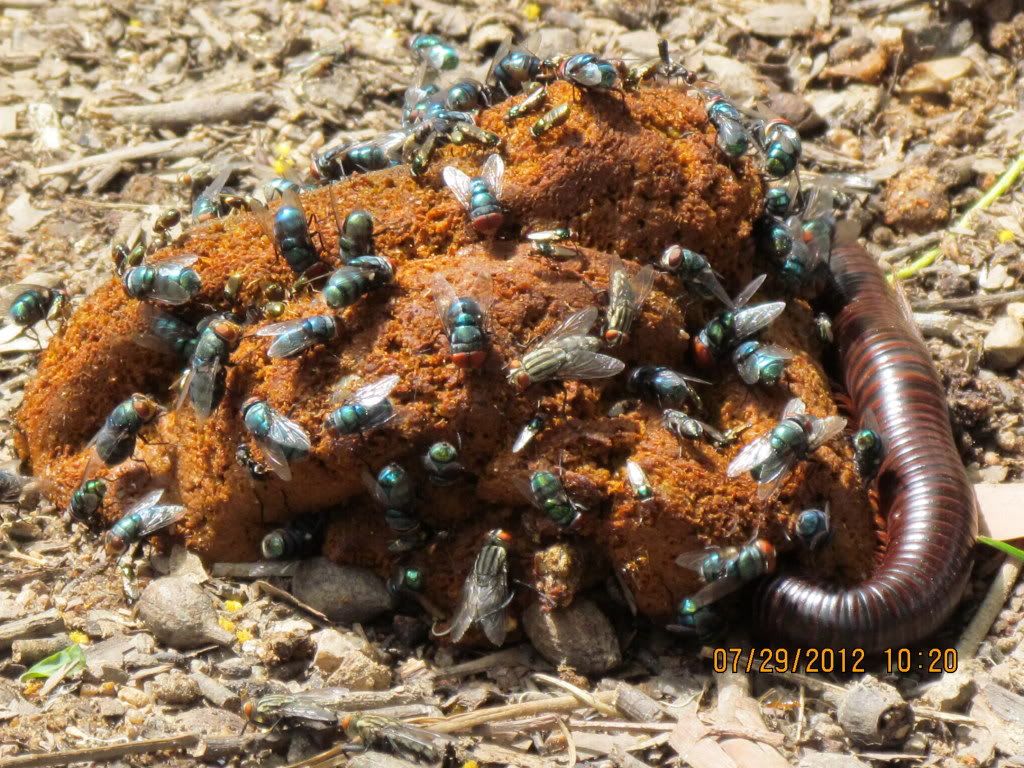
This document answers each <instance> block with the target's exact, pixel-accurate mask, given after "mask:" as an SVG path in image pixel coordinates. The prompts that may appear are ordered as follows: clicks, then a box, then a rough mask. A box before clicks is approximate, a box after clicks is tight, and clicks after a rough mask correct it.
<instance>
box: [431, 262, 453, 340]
mask: <svg viewBox="0 0 1024 768" xmlns="http://www.w3.org/2000/svg"><path fill="white" fill-rule="evenodd" d="M430 293H431V295H432V296H433V297H434V306H435V307H437V314H438V315H440V317H441V324H442V325H443V326H444V329H445V332H446V333H447V332H448V330H449V329H448V310H449V309H450V308H451V306H452V304H453V303H454V302H456V301H457V300H458V298H459V297H458V295H457V294H456V293H455V289H454V288H452V284H451V283H449V282H448V281H447V280H446V279H445V277H444V275H434V278H433V279H432V280H431V281H430Z"/></svg>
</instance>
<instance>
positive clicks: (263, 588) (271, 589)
mask: <svg viewBox="0 0 1024 768" xmlns="http://www.w3.org/2000/svg"><path fill="white" fill-rule="evenodd" d="M252 585H253V586H254V587H256V588H257V589H259V591H260V592H266V593H267V594H268V595H272V596H273V597H276V598H278V599H279V600H284V601H285V602H286V603H289V604H291V605H294V606H295V607H296V608H299V609H301V610H303V611H305V612H306V613H308V614H309V615H310V616H312V617H313V618H315V619H316V620H317V621H320V622H323V623H324V624H326V625H328V626H330V625H331V623H332V622H331V620H330V619H329V618H327V617H326V616H325V615H324V614H322V613H320V611H318V610H317V609H316V608H314V607H313V606H311V605H306V604H305V603H304V602H302V601H301V600H299V598H297V597H296V596H295V595H293V594H292V593H291V592H286V591H285V590H283V589H279V588H278V587H275V586H274V585H273V584H271V583H269V582H266V581H263V580H260V581H254V582H253V583H252Z"/></svg>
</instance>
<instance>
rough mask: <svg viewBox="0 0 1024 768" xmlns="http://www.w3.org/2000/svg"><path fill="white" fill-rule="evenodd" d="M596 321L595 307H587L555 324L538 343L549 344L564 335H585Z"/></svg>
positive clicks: (541, 344)
mask: <svg viewBox="0 0 1024 768" xmlns="http://www.w3.org/2000/svg"><path fill="white" fill-rule="evenodd" d="M596 321H597V307H587V308H586V309H581V310H580V311H579V312H574V313H573V314H571V315H569V316H568V317H567V318H565V319H564V320H562V321H561V322H560V323H559V324H558V325H556V326H555V327H554V328H553V329H552V330H551V332H550V333H548V335H547V336H545V337H544V340H543V341H542V342H541V343H540V344H539V345H538V346H543V345H544V344H550V343H551V342H553V341H556V340H557V339H561V338H565V337H566V336H586V335H587V333H589V332H590V329H591V328H592V327H593V326H594V323H595V322H596Z"/></svg>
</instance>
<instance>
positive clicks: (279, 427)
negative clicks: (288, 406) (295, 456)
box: [268, 415, 311, 453]
mask: <svg viewBox="0 0 1024 768" xmlns="http://www.w3.org/2000/svg"><path fill="white" fill-rule="evenodd" d="M268 437H269V438H270V440H272V441H273V442H275V443H280V444H281V445H284V446H288V447H289V448H291V449H292V450H293V451H299V452H304V453H308V452H309V449H310V447H311V444H310V442H309V435H307V434H306V430H304V429H303V428H302V427H300V426H299V425H298V424H297V423H295V422H294V421H292V420H291V419H286V418H285V417H284V416H280V415H278V416H275V417H274V420H273V421H272V422H271V423H270V433H269V434H268Z"/></svg>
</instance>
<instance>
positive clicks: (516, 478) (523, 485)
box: [512, 475, 538, 506]
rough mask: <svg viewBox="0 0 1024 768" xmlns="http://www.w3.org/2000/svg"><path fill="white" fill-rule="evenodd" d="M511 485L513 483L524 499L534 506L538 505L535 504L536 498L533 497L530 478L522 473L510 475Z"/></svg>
mask: <svg viewBox="0 0 1024 768" xmlns="http://www.w3.org/2000/svg"><path fill="white" fill-rule="evenodd" d="M512 485H514V486H515V487H516V489H517V490H518V491H519V492H520V493H521V494H523V498H524V499H526V500H527V501H529V502H530V503H531V504H533V505H534V506H538V505H537V500H536V498H535V497H534V494H533V486H532V485H530V480H529V479H528V478H526V477H523V476H522V475H513V476H512Z"/></svg>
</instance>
